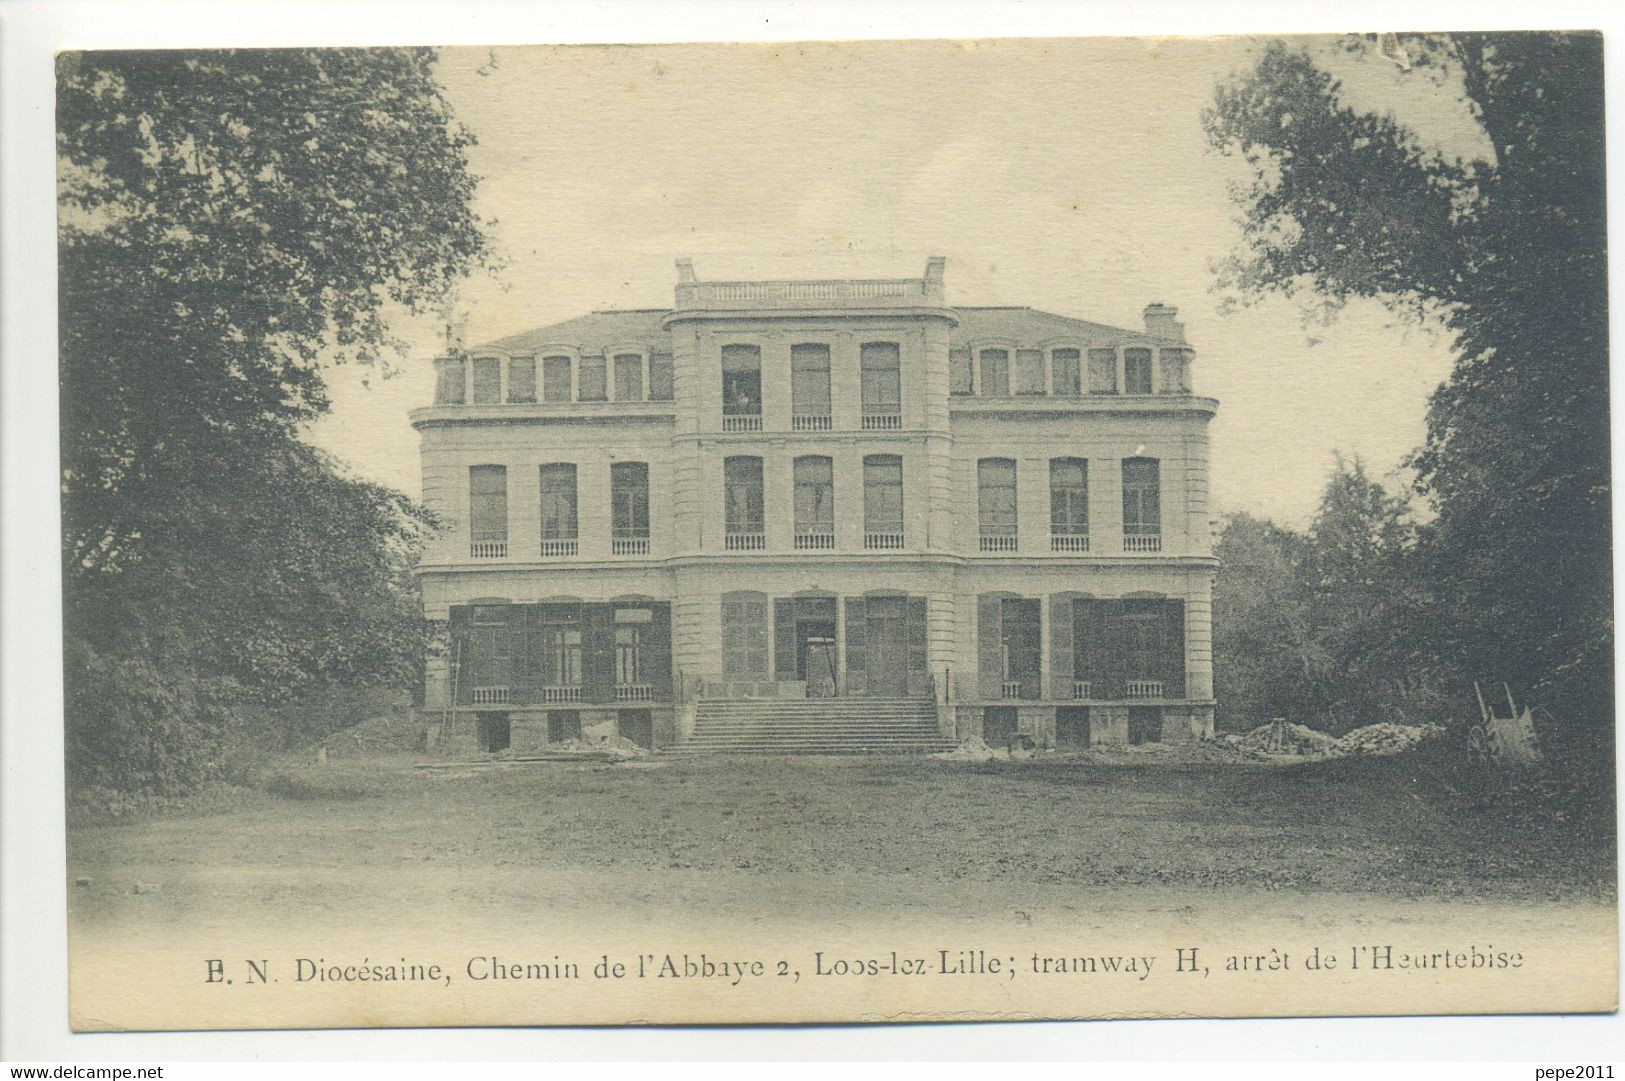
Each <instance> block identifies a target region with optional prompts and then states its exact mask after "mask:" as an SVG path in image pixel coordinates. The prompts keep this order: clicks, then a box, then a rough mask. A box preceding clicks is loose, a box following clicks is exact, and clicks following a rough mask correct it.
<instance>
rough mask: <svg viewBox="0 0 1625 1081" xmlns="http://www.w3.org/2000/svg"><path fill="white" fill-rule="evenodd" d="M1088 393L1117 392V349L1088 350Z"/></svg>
mask: <svg viewBox="0 0 1625 1081" xmlns="http://www.w3.org/2000/svg"><path fill="white" fill-rule="evenodd" d="M1089 393H1090V394H1116V393H1117V350H1115V349H1091V350H1089Z"/></svg>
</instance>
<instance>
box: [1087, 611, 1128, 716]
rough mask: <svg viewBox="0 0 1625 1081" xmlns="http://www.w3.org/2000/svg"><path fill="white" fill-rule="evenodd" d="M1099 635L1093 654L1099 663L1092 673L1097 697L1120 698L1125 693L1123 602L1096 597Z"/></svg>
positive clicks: (1124, 612)
mask: <svg viewBox="0 0 1625 1081" xmlns="http://www.w3.org/2000/svg"><path fill="white" fill-rule="evenodd" d="M1097 604H1098V606H1099V609H1100V620H1099V627H1100V637H1099V638H1098V640H1097V641H1098V643H1099V649H1098V652H1097V656H1099V658H1100V663H1099V665H1098V667H1097V671H1098V672H1099V675H1098V676H1097V677H1096V679H1097V681H1098V682H1099V683H1100V687H1097V688H1096V689H1095V696H1096V697H1097V698H1122V697H1123V696H1124V695H1126V694H1127V693H1128V684H1127V679H1128V677H1127V671H1128V622H1127V620H1126V619H1125V618H1124V616H1125V615H1126V614H1127V609H1128V606H1127V603H1126V602H1124V601H1120V600H1113V601H1099V602H1097Z"/></svg>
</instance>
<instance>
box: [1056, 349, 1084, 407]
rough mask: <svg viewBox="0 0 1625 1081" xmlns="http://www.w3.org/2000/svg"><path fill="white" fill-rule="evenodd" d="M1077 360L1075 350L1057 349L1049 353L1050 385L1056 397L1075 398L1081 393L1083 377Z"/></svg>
mask: <svg viewBox="0 0 1625 1081" xmlns="http://www.w3.org/2000/svg"><path fill="white" fill-rule="evenodd" d="M1078 360H1079V357H1078V351H1077V350H1076V349H1057V350H1055V351H1054V352H1052V353H1050V355H1049V363H1050V385H1051V386H1053V387H1054V388H1055V393H1056V394H1057V395H1058V396H1060V397H1063V398H1076V397H1077V396H1078V395H1079V394H1082V393H1083V382H1082V378H1083V376H1082V373H1081V371H1080V370H1079V366H1078Z"/></svg>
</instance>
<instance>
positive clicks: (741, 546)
mask: <svg viewBox="0 0 1625 1081" xmlns="http://www.w3.org/2000/svg"><path fill="white" fill-rule="evenodd" d="M722 546H723V547H724V548H726V549H727V550H728V551H730V552H759V551H761V550H762V549H764V548H766V547H767V534H766V533H729V534H727V535H726V536H725V537H724V538H723V543H722Z"/></svg>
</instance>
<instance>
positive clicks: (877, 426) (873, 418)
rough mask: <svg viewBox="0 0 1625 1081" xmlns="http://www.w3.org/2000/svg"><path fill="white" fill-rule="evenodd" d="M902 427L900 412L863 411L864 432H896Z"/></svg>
mask: <svg viewBox="0 0 1625 1081" xmlns="http://www.w3.org/2000/svg"><path fill="white" fill-rule="evenodd" d="M902 428H903V414H901V413H865V414H863V430H864V431H866V432H897V431H901V430H902Z"/></svg>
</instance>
